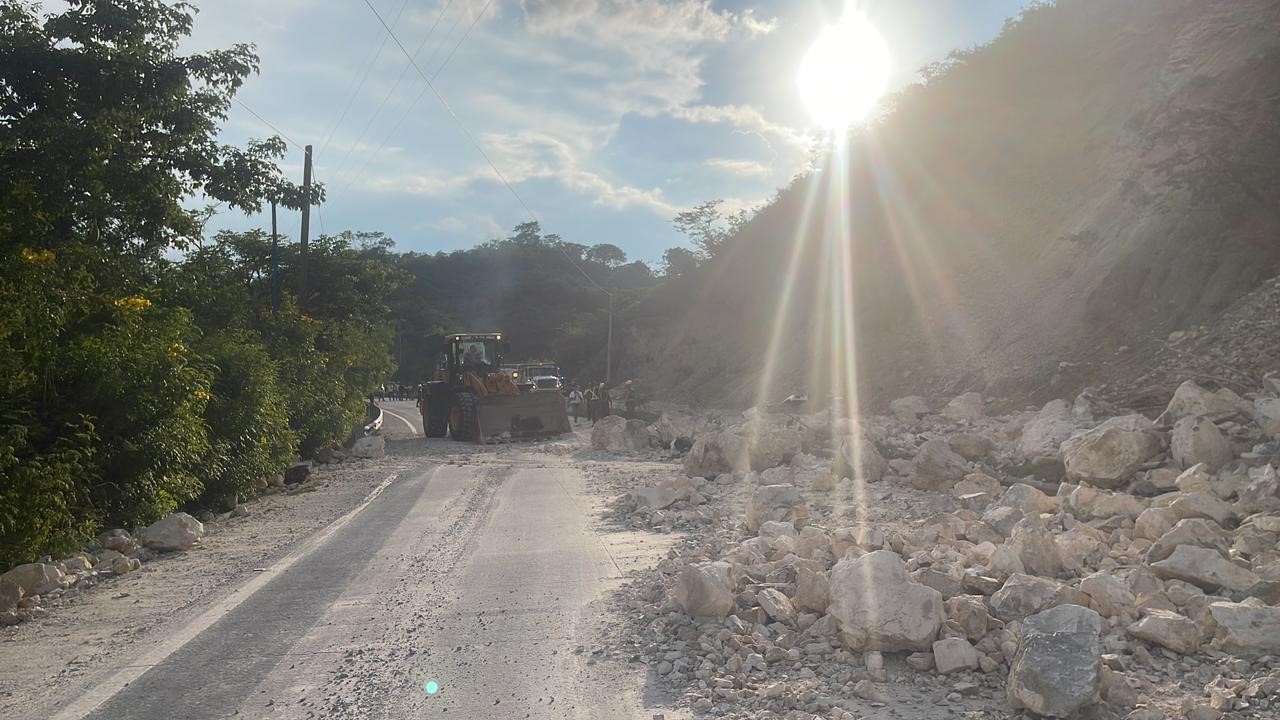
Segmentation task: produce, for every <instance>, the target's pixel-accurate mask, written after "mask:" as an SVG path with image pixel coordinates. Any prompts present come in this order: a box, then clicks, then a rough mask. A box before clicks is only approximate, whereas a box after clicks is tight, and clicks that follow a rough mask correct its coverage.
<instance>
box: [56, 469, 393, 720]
mask: <svg viewBox="0 0 1280 720" xmlns="http://www.w3.org/2000/svg"><path fill="white" fill-rule="evenodd" d="M397 477H399V473H392V474H391V475H388V476H387V477H386V479H384V480H383V481H382V482H380V483H378V485H377V486H376V487H374V488H373V489H372V490H370V491H369V494H368V495H366V496H365V498H364V500H362V501H361V502H360V504H359V505H357V506H356V507H355V508H353V509H352V510H350V511H349V512H347V514H346V515H343V516H342V517H340V518H338V519H337V520H334V521H333V522H332V523H330V524H329V526H328V527H326V528H324V529H323V530H321V531H320V532H318V533H316V534H315V535H313V536H312V537H310V538H307V539H306V540H303V541H302V544H301V545H299V546H298V547H296V548H294V549H293V551H291V552H290V553H289V554H288V555H285V556H284V557H282V558H280V560H278V561H277V562H276V563H275V564H274V565H272V566H271V567H269V568H267V569H266V570H264V571H262V572H259V573H255V574H254V576H253V577H252V578H251V579H250V580H249V581H248V582H246V583H245V584H244V585H243V586H241V587H240V589H239V590H236V591H235V592H233V593H232V594H231V595H229V596H227V597H226V598H223V599H222V600H220V601H218V602H217V603H215V604H214V605H213V606H212V607H210V608H209V609H207V610H205V611H204V612H203V613H201V614H200V615H199V616H197V617H196V619H195V620H193V621H191V622H190V623H188V624H186V625H185V626H183V627H181V628H178V629H177V630H175V631H174V632H173V633H171V634H169V635H168V636H167V637H166V638H165V640H163V641H162V642H161V643H160V644H159V645H157V646H156V647H155V648H154V649H152V650H151V651H150V652H148V653H145V654H144V655H142V656H141V657H139V658H138V660H137V661H135V662H133V663H130V664H129V665H126V666H124V667H122V668H121V669H120V670H119V671H117V672H115V673H114V674H112V675H111V676H109V677H107V678H106V679H105V680H103V681H102V682H100V683H98V684H97V685H95V686H94V687H91V688H89V689H87V690H86V691H85V692H84V693H83V694H82V695H81V696H80V697H78V698H76V700H75V701H73V702H72V703H71V704H70V705H67V706H66V707H64V708H63V709H62V710H60V711H58V712H57V713H56V714H54V715H53V718H52V720H79V719H80V718H83V717H84V716H86V715H88V714H89V713H91V712H93V711H94V710H95V709H96V708H97V707H98V706H99V705H102V704H103V703H105V702H106V701H108V700H110V699H111V698H112V697H113V696H114V695H115V694H116V693H118V692H120V691H121V690H123V689H124V688H126V687H127V686H128V685H129V683H131V682H133V681H134V680H137V679H138V678H140V677H142V675H143V674H144V673H146V672H147V671H148V670H150V669H151V668H152V667H153V666H155V665H158V664H160V663H161V662H163V661H164V659H165V658H167V657H169V656H170V655H172V654H173V653H175V652H177V651H178V650H181V649H182V647H183V646H184V645H186V644H187V643H188V642H191V640H193V639H195V637H196V636H197V635H199V634H200V633H202V632H204V631H205V630H206V629H208V628H209V626H210V625H213V624H214V623H215V622H217V621H218V620H220V619H222V617H223V616H224V615H226V614H227V613H230V612H231V611H233V610H235V609H236V608H237V607H239V606H240V604H241V603H243V602H244V601H245V600H247V599H249V598H250V597H251V596H252V595H253V594H254V593H256V592H257V591H258V590H260V589H261V588H262V587H263V586H264V585H266V584H267V583H268V582H270V581H271V580H272V579H274V578H275V577H276V576H278V575H280V574H281V573H283V572H284V571H286V570H288V569H289V568H290V567H291V566H292V565H293V564H294V563H296V562H297V561H298V560H301V559H302V558H304V557H306V556H307V555H309V554H311V553H312V552H313V551H315V549H316V548H318V547H320V546H321V545H322V544H324V542H325V540H328V539H329V536H331V535H333V534H334V533H335V532H337V531H338V530H339V529H341V528H342V526H344V525H346V524H347V523H349V522H351V519H352V518H354V517H355V516H356V515H357V514H359V513H360V511H361V510H364V509H365V508H366V507H368V506H369V504H370V503H372V502H373V501H374V499H375V498H377V497H378V496H379V495H381V494H382V491H384V490H386V489H387V488H388V487H390V486H391V483H393V482H395V481H396V478H397Z"/></svg>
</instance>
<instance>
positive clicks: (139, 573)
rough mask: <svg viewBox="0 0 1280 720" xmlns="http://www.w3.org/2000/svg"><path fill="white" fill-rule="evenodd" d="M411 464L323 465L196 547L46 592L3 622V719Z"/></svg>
mask: <svg viewBox="0 0 1280 720" xmlns="http://www.w3.org/2000/svg"><path fill="white" fill-rule="evenodd" d="M408 467H409V464H408V463H407V462H406V461H405V460H402V459H397V458H395V457H388V458H384V459H381V460H356V461H347V462H344V463H341V464H331V465H317V466H315V468H314V470H313V472H312V475H311V478H310V479H308V481H307V482H306V483H303V484H300V485H298V486H295V487H292V488H290V489H288V490H285V491H281V492H280V493H278V494H272V495H266V496H264V497H262V498H260V499H258V500H256V501H254V502H251V503H248V504H246V505H244V506H243V508H242V509H241V511H240V513H238V514H231V513H228V514H226V515H223V516H219V517H217V518H214V519H212V520H211V521H209V522H205V523H204V533H203V536H202V537H201V539H200V540H199V542H198V543H197V544H196V545H194V547H192V548H191V549H190V550H187V551H180V552H168V553H160V554H157V555H156V556H155V557H152V558H150V559H148V560H147V561H145V562H143V563H141V566H140V567H138V568H137V569H136V570H133V571H131V572H127V573H125V574H121V575H118V576H115V575H112V574H110V573H106V574H102V575H100V576H97V577H96V582H95V583H94V584H93V585H92V587H87V588H86V589H79V588H77V587H71V588H68V589H67V590H65V591H62V592H61V593H59V596H58V597H57V598H55V599H44V600H42V602H41V604H40V609H39V610H38V611H37V612H34V613H32V616H31V619H30V620H29V621H27V622H24V623H22V624H20V625H16V626H13V627H6V628H3V629H0V667H3V668H4V671H3V673H0V717H24V716H25V714H26V713H29V712H32V711H33V709H35V708H39V707H42V706H44V705H45V704H47V703H49V702H51V701H54V700H59V699H62V698H64V697H67V696H68V695H69V694H71V693H75V692H76V691H77V689H78V688H79V687H80V686H81V685H82V683H84V682H86V681H87V680H88V679H89V678H90V677H92V676H93V675H95V674H96V673H98V672H100V671H104V670H110V669H113V668H116V667H119V666H120V665H122V664H126V663H128V662H129V659H130V658H131V657H132V656H133V655H135V654H136V653H138V652H140V651H141V650H143V649H145V648H146V647H148V646H149V644H150V643H151V641H153V640H155V639H158V638H163V637H165V636H166V634H168V633H169V632H170V631H171V630H172V629H173V628H175V627H177V626H178V625H180V624H181V623H183V622H185V621H187V620H189V619H190V618H192V617H193V616H195V615H196V614H198V612H199V611H200V610H201V608H203V607H205V606H207V605H210V604H211V603H213V602H214V601H215V600H217V599H218V598H220V597H222V596H224V595H226V594H227V593H230V592H232V591H233V590H234V589H235V588H236V587H238V586H240V585H242V584H243V583H244V582H245V581H246V580H248V579H249V578H251V577H252V576H253V575H254V574H255V572H257V571H261V570H262V569H263V568H265V567H267V566H269V565H271V564H272V563H273V562H274V561H275V560H277V559H279V558H280V557H282V556H284V555H285V554H287V553H288V552H289V550H290V549H291V548H292V547H294V546H296V545H297V544H298V543H300V542H301V541H303V540H305V539H306V538H307V537H308V536H310V535H311V534H313V533H314V532H316V531H317V530H319V529H321V528H324V527H325V526H327V525H328V524H330V523H331V522H333V521H334V520H336V519H337V518H339V517H341V516H342V515H343V514H345V513H346V512H348V511H349V510H351V509H352V508H354V507H356V506H357V505H359V504H360V502H361V501H362V500H363V499H364V498H365V497H367V496H368V494H369V493H370V492H371V491H372V490H373V489H374V488H375V487H377V486H378V485H379V483H381V482H382V481H383V480H385V479H386V478H387V477H388V476H389V475H391V474H393V473H397V472H401V471H404V470H405V469H407V468H408ZM246 512H247V514H246ZM263 620H264V622H269V621H270V618H264V619H263Z"/></svg>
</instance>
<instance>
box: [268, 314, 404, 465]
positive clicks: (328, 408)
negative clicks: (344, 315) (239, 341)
mask: <svg viewBox="0 0 1280 720" xmlns="http://www.w3.org/2000/svg"><path fill="white" fill-rule="evenodd" d="M271 327H272V331H271V332H269V333H267V336H268V337H269V338H270V346H271V354H272V355H273V356H274V357H275V358H276V361H277V363H278V365H279V368H280V384H281V387H282V388H283V389H284V393H285V398H286V401H287V403H288V407H289V420H290V426H291V427H292V428H293V429H294V430H296V431H297V432H298V436H299V447H300V451H301V453H302V455H303V457H307V456H310V455H311V454H312V453H313V452H315V451H316V450H317V449H318V448H321V447H325V446H327V445H332V444H334V443H340V442H343V441H345V440H346V439H347V437H348V436H349V435H350V433H351V431H352V430H353V429H354V428H355V427H356V426H357V425H359V424H360V422H361V421H362V420H363V418H364V402H365V398H366V394H367V393H368V392H369V390H370V389H371V388H372V387H373V386H374V385H376V384H377V382H378V380H379V379H380V378H384V377H386V375H387V373H389V372H390V371H391V358H390V354H389V353H388V352H387V348H388V347H389V346H390V330H389V329H388V328H385V327H380V326H371V325H369V324H367V323H364V322H361V321H341V320H319V319H316V318H311V317H307V316H305V315H298V314H297V313H296V312H289V311H288V310H287V309H286V311H282V312H281V313H280V314H279V316H278V317H277V318H276V319H274V320H273V321H272V325H271Z"/></svg>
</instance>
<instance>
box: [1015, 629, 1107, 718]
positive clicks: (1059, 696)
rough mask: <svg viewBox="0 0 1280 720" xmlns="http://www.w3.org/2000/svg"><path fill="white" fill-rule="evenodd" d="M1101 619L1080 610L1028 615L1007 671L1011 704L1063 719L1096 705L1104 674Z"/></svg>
mask: <svg viewBox="0 0 1280 720" xmlns="http://www.w3.org/2000/svg"><path fill="white" fill-rule="evenodd" d="M1102 628H1103V621H1102V617H1101V616H1099V615H1098V613H1096V612H1094V611H1093V610H1090V609H1088V608H1084V607H1080V606H1079V605H1060V606H1058V607H1055V608H1052V609H1050V610H1046V611H1044V612H1042V613H1038V614H1036V615H1032V616H1030V617H1028V618H1027V619H1026V621H1025V622H1024V623H1023V624H1022V637H1021V638H1020V639H1019V641H1018V649H1017V654H1016V655H1015V656H1014V658H1013V664H1012V667H1011V669H1010V671H1009V686H1008V697H1009V704H1011V705H1013V706H1014V707H1021V708H1026V709H1027V710H1030V711H1031V712H1034V713H1036V714H1038V715H1045V716H1048V717H1059V718H1065V717H1069V716H1071V715H1072V714H1074V713H1075V712H1076V711H1077V710H1079V709H1081V708H1082V707H1084V706H1085V705H1089V704H1091V703H1093V702H1094V701H1095V699H1096V698H1097V695H1098V688H1099V683H1100V680H1101V673H1102V660H1101V658H1102V645H1101V641H1100V638H1101V633H1102Z"/></svg>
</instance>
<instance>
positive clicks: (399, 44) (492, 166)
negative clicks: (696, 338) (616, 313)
mask: <svg viewBox="0 0 1280 720" xmlns="http://www.w3.org/2000/svg"><path fill="white" fill-rule="evenodd" d="M364 4H365V5H366V6H368V8H369V10H370V12H372V13H373V15H374V17H376V18H378V22H379V23H382V27H383V28H384V29H386V31H387V35H389V36H390V37H391V40H392V42H394V43H395V44H396V47H398V48H400V52H402V53H404V56H405V57H406V58H408V59H409V64H410V65H412V66H413V69H414V70H416V71H417V73H418V76H419V77H421V78H422V81H423V82H425V83H426V84H427V88H429V89H430V90H431V94H432V95H435V96H436V100H438V101H440V104H441V105H443V106H444V109H445V111H446V112H448V113H449V117H451V118H453V121H454V122H455V123H457V125H458V129H459V130H461V131H462V134H463V135H465V136H466V137H467V140H468V141H470V142H471V144H472V146H474V147H475V149H476V151H477V152H479V153H480V156H481V157H483V158H484V161H485V162H486V163H488V165H489V168H490V169H491V170H493V174H495V175H497V176H498V179H499V180H501V181H502V184H503V185H504V186H506V188H507V190H508V191H509V192H510V193H511V195H512V196H513V197H515V199H516V202H518V203H520V206H521V207H523V208H524V210H525V212H527V213H529V217H530V218H532V219H533V221H534V222H536V223H539V224H541V221H539V220H538V216H537V214H536V213H534V212H533V209H532V208H530V207H529V204H528V203H526V202H525V201H524V198H522V197H520V193H518V192H516V189H515V187H513V186H512V185H511V183H510V182H508V181H507V177H506V176H505V175H503V174H502V171H501V170H499V169H498V166H497V165H495V164H494V162H493V160H492V159H490V158H489V153H487V152H485V151H484V148H483V147H482V146H481V145H480V143H479V142H478V141H477V140H476V139H475V136H473V135H472V134H471V131H470V130H467V126H466V125H464V124H463V122H462V120H461V118H459V117H458V114H457V113H455V112H454V111H453V107H452V106H450V105H449V102H448V101H447V100H445V99H444V96H443V95H441V94H440V91H439V90H437V89H436V86H435V83H433V82H431V78H428V77H427V74H426V73H424V72H423V71H422V68H421V67H419V66H418V61H417V60H415V59H414V56H413V55H410V54H409V51H408V50H407V49H406V48H405V46H404V43H402V42H400V38H398V37H396V34H395V32H394V31H392V29H391V27H390V26H388V25H387V21H386V20H383V19H382V15H381V14H380V13H379V12H378V9H377V8H375V7H374V6H373V3H372V2H370V0H364ZM557 247H558V248H559V250H560V254H561V255H564V257H565V259H566V260H568V261H569V263H570V264H572V265H573V267H574V268H576V269H577V270H578V272H579V273H582V277H584V278H586V279H587V282H589V283H591V284H592V285H593V286H595V287H596V289H598V290H599V291H600V292H602V293H604V294H606V295H608V296H609V301H610V304H611V305H612V302H613V293H611V292H609V291H608V290H606V289H605V288H604V287H603V286H601V285H600V283H598V282H596V281H595V279H594V278H592V277H591V276H590V275H588V274H587V271H586V270H583V269H582V267H581V266H580V265H578V263H577V262H576V261H575V260H574V259H573V258H572V257H570V256H569V253H567V252H565V251H564V248H563V247H561V246H557ZM610 316H612V308H610Z"/></svg>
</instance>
